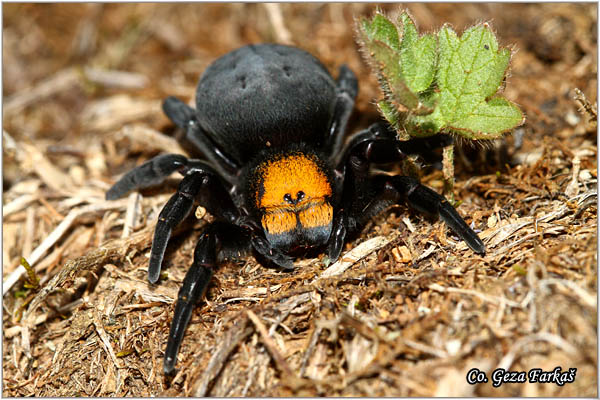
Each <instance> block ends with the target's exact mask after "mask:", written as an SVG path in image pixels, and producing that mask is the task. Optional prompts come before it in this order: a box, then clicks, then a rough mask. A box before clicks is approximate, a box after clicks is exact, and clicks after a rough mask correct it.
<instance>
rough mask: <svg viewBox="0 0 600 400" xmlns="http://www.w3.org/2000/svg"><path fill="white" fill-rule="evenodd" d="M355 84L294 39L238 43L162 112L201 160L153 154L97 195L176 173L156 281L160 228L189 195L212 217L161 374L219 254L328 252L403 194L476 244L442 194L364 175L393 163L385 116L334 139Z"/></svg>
mask: <svg viewBox="0 0 600 400" xmlns="http://www.w3.org/2000/svg"><path fill="white" fill-rule="evenodd" d="M357 92H358V83H357V80H356V76H355V75H354V73H353V72H352V71H351V70H350V69H349V68H348V67H347V66H345V65H344V66H342V67H340V69H339V75H338V79H337V80H334V79H333V78H332V77H331V75H330V74H329V72H328V71H327V69H326V68H325V67H324V66H323V65H322V64H321V63H320V62H319V61H318V60H317V59H316V58H314V57H313V56H312V55H310V54H309V53H307V52H305V51H303V50H300V49H298V48H295V47H289V46H283V45H276V44H261V45H251V46H245V47H242V48H240V49H237V50H235V51H232V52H230V53H228V54H226V55H224V56H223V57H221V58H219V59H217V60H216V61H215V62H213V63H212V64H211V65H210V66H209V67H208V68H207V69H206V71H205V72H204V74H203V75H202V77H201V79H200V83H199V84H198V89H197V92H196V109H193V108H191V107H189V106H188V105H186V104H185V103H184V102H182V101H181V100H178V99H176V98H174V97H169V98H167V99H166V100H165V101H164V103H163V110H164V112H165V113H166V115H167V116H168V117H169V118H170V119H171V120H172V121H173V122H174V123H175V124H176V125H177V126H178V127H180V128H182V129H183V130H184V132H185V135H184V137H183V139H184V140H185V142H186V143H191V144H192V145H193V146H194V147H195V148H196V149H197V150H199V151H200V152H201V153H202V154H203V155H204V156H205V158H206V159H207V160H206V161H204V160H199V159H189V158H187V157H184V156H182V155H178V154H165V155H159V156H157V157H155V158H153V159H151V160H149V161H147V162H145V163H143V164H142V165H140V166H138V167H136V168H134V169H133V170H131V171H129V172H127V173H126V174H125V175H124V176H123V177H122V178H121V179H120V180H119V181H118V182H117V183H115V184H114V186H112V187H111V188H110V190H109V191H108V192H107V193H106V198H107V199H116V198H119V197H122V196H124V195H125V194H126V193H127V192H129V191H131V190H135V189H140V188H145V187H150V186H156V185H159V184H160V183H162V182H163V181H164V180H165V179H166V178H167V177H168V176H169V175H171V173H173V172H175V171H179V172H180V173H181V174H182V175H183V179H182V181H181V183H180V184H179V188H178V189H177V193H175V194H174V195H173V196H172V197H171V198H170V199H169V201H168V202H167V204H166V205H165V206H164V208H163V209H162V211H161V213H160V215H159V217H158V222H157V224H156V228H155V232H154V239H153V242H152V250H151V253H150V263H149V267H148V280H149V281H150V282H151V283H156V282H157V281H158V278H159V275H160V270H161V264H162V261H163V257H164V254H165V249H166V247H167V243H168V241H169V238H170V237H171V232H172V231H173V229H174V228H175V227H176V226H177V225H178V224H179V223H181V222H182V221H183V220H184V219H185V218H186V217H187V216H188V214H189V213H190V211H191V210H192V208H193V206H194V203H195V202H198V203H199V204H201V205H202V206H203V207H205V208H206V210H207V211H208V212H210V214H212V215H213V216H214V217H215V220H214V222H212V223H210V224H208V225H207V226H206V227H205V228H204V229H203V232H202V234H201V235H200V238H199V239H198V243H197V245H196V248H195V250H194V261H193V264H192V265H191V267H190V268H189V270H188V272H187V274H186V276H185V279H184V281H183V286H182V287H181V289H180V291H179V295H178V299H177V304H176V307H175V314H174V316H173V321H172V322H171V328H170V332H169V338H168V342H167V348H166V351H165V358H164V364H163V368H164V372H165V373H166V374H169V373H172V372H173V370H174V368H175V363H176V357H177V353H178V351H179V347H180V345H181V342H182V339H183V334H184V331H185V329H186V327H187V325H188V322H189V320H190V317H191V314H192V311H193V309H194V306H195V305H196V303H197V302H198V300H199V299H200V298H201V296H202V294H203V293H204V291H205V290H206V287H207V286H208V283H209V281H210V279H211V277H212V275H213V272H214V270H215V268H216V266H217V265H218V263H219V262H222V261H223V260H226V259H230V258H239V257H241V256H243V255H244V254H249V253H250V252H252V251H254V252H255V254H257V255H258V257H259V258H261V259H262V260H263V261H266V262H267V263H269V262H270V263H273V264H275V265H277V266H279V267H282V268H285V269H292V268H293V267H294V264H293V258H292V256H293V255H296V254H299V252H301V251H302V250H306V249H324V250H325V253H326V254H327V256H328V257H329V259H330V260H332V261H335V260H337V259H338V258H339V256H340V253H341V251H342V246H343V244H344V241H345V240H346V239H347V237H349V236H350V235H352V234H355V233H357V232H359V230H360V229H361V228H362V227H363V226H364V224H365V223H366V222H367V221H368V220H369V219H370V218H372V217H373V216H374V215H376V214H377V213H379V212H380V211H382V210H384V209H385V208H387V207H388V206H390V205H392V204H395V203H399V202H402V201H403V202H407V203H408V204H409V205H410V206H411V207H413V208H414V209H416V210H418V211H421V212H423V213H426V214H429V215H432V216H435V217H437V216H440V217H441V218H442V220H443V221H444V222H445V223H446V224H447V225H448V226H449V227H450V228H451V229H452V230H453V231H454V232H455V233H456V234H457V235H458V236H459V237H460V238H461V239H462V240H464V241H465V242H466V243H467V245H468V246H469V247H470V248H471V249H472V250H473V251H475V252H477V253H480V254H484V253H485V246H484V244H483V242H482V241H481V240H480V239H479V237H478V236H477V234H476V233H475V232H474V231H473V230H472V229H471V228H470V227H469V226H468V225H467V224H466V223H465V221H464V220H463V219H462V217H461V216H460V215H459V214H458V212H457V211H456V210H455V209H454V207H452V205H450V204H449V203H448V201H446V199H445V198H444V197H442V196H441V195H439V194H438V193H436V192H435V191H433V190H432V189H430V188H428V187H426V186H423V185H421V184H420V183H419V181H418V180H417V179H415V178H413V177H409V176H399V175H397V176H390V175H386V174H378V173H372V172H370V167H371V164H380V163H390V162H398V161H401V160H402V159H403V158H404V157H405V152H403V151H402V149H403V142H400V141H398V140H397V139H396V135H395V133H394V132H393V131H392V130H391V129H390V128H389V127H388V126H387V125H385V124H383V123H376V124H373V125H371V126H370V127H369V128H368V129H366V130H364V131H361V132H358V133H357V134H355V135H354V136H353V137H352V138H351V139H349V141H348V143H347V144H346V145H344V144H343V140H342V139H343V136H344V131H345V128H346V124H347V122H348V119H349V117H350V114H351V112H352V109H353V107H354V99H355V97H356V94H357Z"/></svg>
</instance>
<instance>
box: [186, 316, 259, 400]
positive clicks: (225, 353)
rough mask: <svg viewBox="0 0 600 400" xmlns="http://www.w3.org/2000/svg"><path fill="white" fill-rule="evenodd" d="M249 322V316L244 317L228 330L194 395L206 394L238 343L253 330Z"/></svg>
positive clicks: (196, 385)
mask: <svg viewBox="0 0 600 400" xmlns="http://www.w3.org/2000/svg"><path fill="white" fill-rule="evenodd" d="M248 322H249V321H248V318H242V320H241V321H237V323H236V324H235V325H236V326H234V327H232V328H231V329H230V330H229V331H228V332H227V335H226V337H225V338H224V339H223V341H222V342H221V346H220V347H219V348H218V349H217V351H215V352H214V353H213V355H212V357H211V358H210V361H209V362H208V365H207V366H206V368H205V369H204V373H203V374H202V377H201V378H200V379H199V380H198V381H197V383H196V384H195V385H194V389H193V390H192V392H193V396H194V397H204V396H206V393H207V391H208V385H209V384H210V382H212V380H213V379H215V378H216V376H217V375H218V374H219V372H220V371H221V369H222V368H223V365H224V364H225V360H227V358H228V357H229V354H230V353H231V351H232V350H233V349H234V348H235V347H236V346H237V345H238V343H240V342H241V341H242V340H244V339H245V338H246V337H248V336H249V335H250V334H251V333H252V332H253V329H252V328H251V327H249V326H248Z"/></svg>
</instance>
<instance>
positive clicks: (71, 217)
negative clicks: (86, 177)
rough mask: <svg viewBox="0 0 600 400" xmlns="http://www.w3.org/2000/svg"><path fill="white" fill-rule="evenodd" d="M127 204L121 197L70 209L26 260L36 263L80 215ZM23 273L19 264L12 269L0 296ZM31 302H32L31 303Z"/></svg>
mask: <svg viewBox="0 0 600 400" xmlns="http://www.w3.org/2000/svg"><path fill="white" fill-rule="evenodd" d="M126 204H127V199H122V200H118V201H105V202H102V203H97V204H90V205H87V206H84V207H81V208H77V209H74V210H71V211H70V212H69V214H68V215H67V216H66V217H65V219H64V220H62V222H61V223H60V224H58V226H57V227H56V228H54V230H53V231H52V233H51V234H50V235H48V237H46V239H44V241H43V242H42V243H40V245H39V246H38V247H37V248H36V249H35V250H34V251H33V252H32V253H31V254H30V255H29V257H26V258H27V261H28V262H29V264H30V265H31V266H32V267H33V266H34V265H35V263H37V262H38V261H39V260H40V258H41V257H42V256H43V255H44V254H46V251H48V249H49V248H50V247H52V246H53V245H54V244H55V243H56V242H57V241H58V240H59V239H60V238H61V237H62V236H63V235H64V234H65V232H66V231H67V230H69V228H71V226H73V224H74V223H75V222H76V221H77V220H78V219H79V218H81V217H83V216H85V215H87V214H93V213H96V212H100V211H106V210H113V209H115V208H122V207H123V206H125V205H126ZM24 273H25V268H23V267H22V266H19V267H18V268H17V269H16V270H14V271H13V272H12V273H11V274H10V275H9V276H8V277H7V278H6V280H5V281H4V282H3V283H2V296H5V295H6V293H8V291H9V290H10V289H11V288H12V287H13V285H14V284H15V283H17V281H18V280H19V279H20V278H21V276H22V275H23V274H24ZM32 304H33V303H32Z"/></svg>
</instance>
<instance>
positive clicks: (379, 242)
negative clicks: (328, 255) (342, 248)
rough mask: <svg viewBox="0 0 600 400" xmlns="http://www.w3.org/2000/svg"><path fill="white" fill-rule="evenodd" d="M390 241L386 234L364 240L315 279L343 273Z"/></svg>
mask: <svg viewBox="0 0 600 400" xmlns="http://www.w3.org/2000/svg"><path fill="white" fill-rule="evenodd" d="M390 242H391V239H388V238H386V237H384V236H376V237H374V238H371V239H369V240H367V241H366V242H362V243H361V244H359V245H358V246H356V247H355V248H353V249H352V250H350V251H348V252H347V253H345V254H344V255H343V256H342V257H340V259H339V260H338V261H336V262H335V263H333V264H332V265H330V266H329V268H327V269H326V270H325V271H323V273H322V274H321V275H320V276H318V277H317V278H315V280H318V279H322V278H331V277H333V276H336V275H341V274H342V273H343V272H344V271H346V270H347V269H348V268H350V267H351V266H352V265H354V264H356V263H357V262H359V261H360V260H362V259H363V258H365V257H366V256H368V255H369V254H371V253H373V252H374V251H377V250H379V249H381V248H382V247H384V246H385V245H387V244H388V243H390Z"/></svg>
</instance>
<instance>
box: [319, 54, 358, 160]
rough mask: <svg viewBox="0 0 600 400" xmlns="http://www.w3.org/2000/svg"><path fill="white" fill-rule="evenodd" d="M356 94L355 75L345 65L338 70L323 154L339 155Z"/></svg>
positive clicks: (356, 82) (356, 83)
mask: <svg viewBox="0 0 600 400" xmlns="http://www.w3.org/2000/svg"><path fill="white" fill-rule="evenodd" d="M357 93H358V81H357V79H356V75H354V72H352V70H351V69H350V68H348V66H347V65H342V66H341V67H340V69H339V74H338V79H337V95H336V100H335V105H334V109H333V118H332V121H331V125H330V128H329V134H328V136H327V139H326V142H325V153H326V154H332V157H335V156H336V155H338V154H339V152H340V148H341V146H342V139H343V137H344V132H345V131H346V125H347V123H348V120H349V119H350V114H352V109H353V108H354V99H356V95H357Z"/></svg>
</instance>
